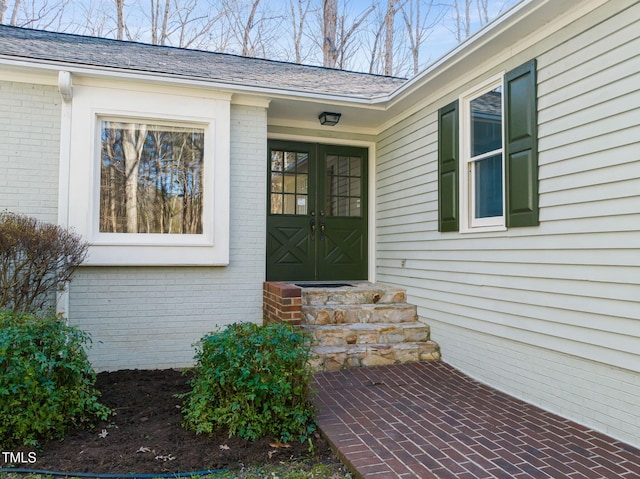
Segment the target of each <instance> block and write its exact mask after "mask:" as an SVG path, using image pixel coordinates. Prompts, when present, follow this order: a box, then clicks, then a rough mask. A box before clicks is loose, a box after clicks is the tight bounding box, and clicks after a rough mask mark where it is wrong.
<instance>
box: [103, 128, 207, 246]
mask: <svg viewBox="0 0 640 479" xmlns="http://www.w3.org/2000/svg"><path fill="white" fill-rule="evenodd" d="M100 124H101V133H100V220H99V221H100V226H99V231H100V232H101V233H161V234H202V213H203V196H204V194H205V192H204V188H203V168H204V129H203V128H198V127H185V126H174V125H166V124H154V123H147V122H140V121H123V120H108V119H102V120H101V122H100Z"/></svg>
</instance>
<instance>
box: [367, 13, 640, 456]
mask: <svg viewBox="0 0 640 479" xmlns="http://www.w3.org/2000/svg"><path fill="white" fill-rule="evenodd" d="M617 3H618V4H622V2H617ZM609 11H611V10H609ZM594 19H597V21H598V24H597V25H596V26H595V27H589V28H587V27H585V26H588V25H589V24H590V23H592V21H593V20H594ZM639 19H640V4H638V3H637V2H635V5H632V6H630V7H629V8H628V9H626V10H625V11H623V12H621V13H619V14H617V15H615V16H613V17H610V18H609V17H608V16H607V15H606V13H605V9H601V10H599V11H596V12H594V13H592V14H590V18H583V19H580V20H578V21H576V22H574V24H572V25H570V26H569V27H567V28H565V29H563V30H561V31H560V32H558V33H555V34H552V35H549V36H548V37H546V38H544V39H543V40H540V41H536V42H535V43H532V42H531V44H530V45H529V46H526V47H525V48H523V47H522V45H516V46H515V48H514V51H517V52H518V53H517V55H516V57H514V58H507V59H505V61H504V63H503V64H502V65H500V66H499V68H495V67H493V69H492V70H491V71H482V70H480V69H478V70H476V71H471V72H469V81H468V82H466V83H465V85H464V86H461V87H460V88H459V89H457V90H456V91H449V92H442V91H441V92H438V95H437V96H436V95H434V97H433V98H432V99H429V98H427V99H425V107H424V109H423V110H422V111H421V112H418V113H416V114H413V115H412V116H410V117H408V118H405V119H403V120H402V121H401V122H400V123H398V124H396V125H394V126H393V127H390V128H389V129H388V130H386V131H385V132H383V133H382V134H381V135H380V136H379V141H378V145H377V198H376V201H377V212H378V221H377V235H376V240H377V258H378V263H377V275H378V276H377V278H378V280H379V281H381V282H387V283H392V284H397V285H401V286H404V287H406V288H407V289H408V294H409V299H410V301H413V302H415V303H416V304H417V305H418V307H419V314H420V317H421V319H422V320H424V321H425V322H427V323H428V324H429V325H430V326H431V328H432V329H431V331H432V337H433V339H434V340H435V341H437V342H438V343H439V344H440V346H441V348H442V357H443V359H444V360H445V361H447V362H448V363H450V364H452V365H454V366H456V367H459V368H460V369H462V370H463V371H465V372H467V373H468V374H470V375H471V376H473V377H476V378H478V379H479V380H481V381H485V382H487V383H489V384H491V385H493V386H496V387H498V388H499V389H502V390H504V391H507V392H509V393H511V394H514V395H516V396H518V397H521V398H524V399H526V400H528V401H530V402H533V403H535V404H538V405H540V406H542V407H544V408H546V409H549V410H551V411H554V412H558V413H561V414H562V415H564V416H565V417H569V418H572V419H575V420H577V421H579V422H581V423H583V424H586V425H588V426H591V427H594V428H596V429H598V430H601V431H603V432H605V433H608V434H610V435H612V436H614V437H616V438H619V439H622V440H624V441H626V442H630V443H633V444H636V445H640V442H639V441H640V439H639V438H640V194H639V192H640V134H639V132H640V130H639V129H640V20H639ZM526 41H527V40H526V39H524V40H523V42H525V43H526ZM534 57H535V58H537V60H538V110H539V116H538V124H539V128H538V132H539V138H540V139H539V191H540V225H539V226H537V227H528V228H511V229H509V230H507V231H504V232H492V233H475V234H460V233H439V232H438V225H437V218H438V204H437V202H438V185H437V149H438V145H437V141H438V136H437V110H438V108H440V107H442V106H443V105H445V104H446V103H449V102H451V101H453V100H454V99H456V98H457V97H458V95H459V94H460V93H461V92H462V91H464V90H465V88H469V87H472V86H473V84H474V82H476V81H479V79H482V78H486V76H487V75H488V74H491V73H495V72H496V71H498V70H499V69H503V70H509V69H511V68H514V67H515V66H517V65H518V64H520V63H523V62H524V61H526V60H528V59H530V58H534ZM474 78H475V80H474ZM429 102H430V103H429Z"/></svg>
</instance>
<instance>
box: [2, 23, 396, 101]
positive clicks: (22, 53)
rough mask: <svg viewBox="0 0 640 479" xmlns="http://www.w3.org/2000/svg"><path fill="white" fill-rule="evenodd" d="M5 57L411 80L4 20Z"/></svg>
mask: <svg viewBox="0 0 640 479" xmlns="http://www.w3.org/2000/svg"><path fill="white" fill-rule="evenodd" d="M3 57H4V58H13V59H23V60H37V61H43V62H53V63H63V64H72V65H76V66H89V67H98V68H107V69H117V70H129V71H135V72H148V73H153V74H160V75H168V76H173V77H180V78H185V79H197V80H203V81H211V82H216V83H224V84H228V85H235V86H245V87H252V88H258V89H261V88H264V89H269V90H274V89H275V90H283V91H288V92H302V93H311V94H330V95H339V96H346V97H351V98H358V99H364V100H371V99H374V98H378V97H381V96H386V95H388V94H390V93H391V92H393V91H394V90H396V89H397V88H399V87H400V86H401V85H403V84H404V83H405V82H406V80H405V79H402V78H394V77H386V76H379V75H368V74H364V73H355V72H347V71H342V70H334V69H330V68H322V67H314V66H305V65H298V64H294V63H285V62H278V61H271V60H262V59H257V58H248V57H242V56H237V55H229V54H222V53H214V52H208V51H202V50H187V49H183V48H175V47H163V46H157V45H148V44H144V43H136V42H128V41H118V40H111V39H105V38H96V37H87V36H81V35H71V34H66V33H56V32H47V31H42V30H31V29H26V28H17V27H9V26H5V25H0V58H3Z"/></svg>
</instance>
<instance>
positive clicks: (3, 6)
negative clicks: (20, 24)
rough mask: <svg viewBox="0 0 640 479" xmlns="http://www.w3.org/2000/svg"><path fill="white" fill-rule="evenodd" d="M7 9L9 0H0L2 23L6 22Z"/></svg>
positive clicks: (0, 21)
mask: <svg viewBox="0 0 640 479" xmlns="http://www.w3.org/2000/svg"><path fill="white" fill-rule="evenodd" d="M6 11H7V0H0V24H4V13H5V12H6Z"/></svg>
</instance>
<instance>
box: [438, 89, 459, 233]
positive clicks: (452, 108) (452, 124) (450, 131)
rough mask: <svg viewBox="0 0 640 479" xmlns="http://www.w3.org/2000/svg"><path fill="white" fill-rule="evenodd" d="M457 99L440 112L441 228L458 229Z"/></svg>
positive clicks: (439, 198)
mask: <svg viewBox="0 0 640 479" xmlns="http://www.w3.org/2000/svg"><path fill="white" fill-rule="evenodd" d="M458 203H459V202H458V101H457V100H456V101H454V102H453V103H451V104H449V105H447V106H445V107H443V108H441V109H440V110H439V111H438V231H458V229H459V225H458V216H459V207H458Z"/></svg>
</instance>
